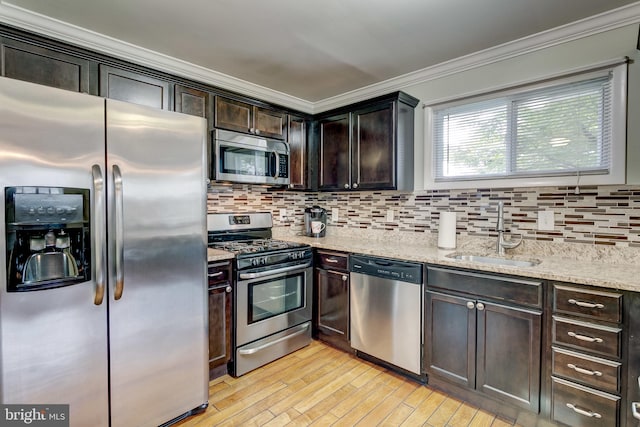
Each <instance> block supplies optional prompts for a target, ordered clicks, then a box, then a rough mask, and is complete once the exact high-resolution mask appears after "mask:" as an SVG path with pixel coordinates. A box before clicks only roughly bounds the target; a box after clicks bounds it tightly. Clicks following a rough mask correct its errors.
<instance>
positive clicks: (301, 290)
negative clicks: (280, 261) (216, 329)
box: [236, 262, 312, 347]
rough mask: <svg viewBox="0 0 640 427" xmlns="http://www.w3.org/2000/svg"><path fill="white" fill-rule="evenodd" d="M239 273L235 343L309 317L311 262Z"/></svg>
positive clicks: (250, 340)
mask: <svg viewBox="0 0 640 427" xmlns="http://www.w3.org/2000/svg"><path fill="white" fill-rule="evenodd" d="M238 276H239V280H238V287H237V290H238V291H237V293H236V298H237V300H236V308H237V311H236V346H237V347H240V346H242V345H244V344H247V343H250V342H252V341H255V340H258V339H260V338H265V337H267V336H269V335H272V334H275V333H277V332H281V331H284V330H285V329H289V328H291V327H293V326H296V325H300V324H301V323H304V322H307V321H309V320H311V313H312V308H311V304H312V268H311V262H305V263H304V264H296V265H288V266H285V267H276V268H274V269H271V270H266V271H256V272H241V273H240V274H239V275H238Z"/></svg>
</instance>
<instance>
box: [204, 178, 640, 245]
mask: <svg viewBox="0 0 640 427" xmlns="http://www.w3.org/2000/svg"><path fill="white" fill-rule="evenodd" d="M499 201H503V202H504V206H505V227H506V229H507V230H508V231H510V232H511V233H515V234H522V235H523V236H524V238H525V239H527V240H538V241H548V242H558V243H580V244H591V245H608V246H617V247H636V248H638V247H640V186H584V187H580V189H579V194H575V189H574V187H537V188H500V189H473V190H427V191H419V192H414V193H402V192H395V191H363V192H343V193H304V192H292V191H272V190H269V189H266V188H263V187H259V186H247V185H234V186H227V187H224V186H214V187H211V188H210V189H209V193H208V209H209V212H210V213H213V212H248V211H270V212H272V214H273V218H274V226H276V227H290V228H291V230H302V227H303V217H304V208H305V207H307V206H312V205H319V206H322V207H324V208H325V209H327V211H328V218H329V223H330V225H331V226H332V229H333V227H338V228H349V229H351V228H360V229H370V230H389V231H402V232H416V233H433V235H436V234H437V232H438V221H439V217H440V212H442V211H455V212H456V213H457V234H458V235H459V236H474V237H494V236H496V232H495V226H496V215H497V205H498V202H499ZM332 208H338V210H339V217H338V221H337V222H336V221H332V220H331V210H332ZM281 209H286V213H287V216H286V218H284V219H283V220H281V219H280V210H281ZM388 210H393V213H394V220H393V221H387V211H388ZM542 210H552V211H553V212H554V223H555V226H554V230H553V231H538V229H537V216H538V211H542Z"/></svg>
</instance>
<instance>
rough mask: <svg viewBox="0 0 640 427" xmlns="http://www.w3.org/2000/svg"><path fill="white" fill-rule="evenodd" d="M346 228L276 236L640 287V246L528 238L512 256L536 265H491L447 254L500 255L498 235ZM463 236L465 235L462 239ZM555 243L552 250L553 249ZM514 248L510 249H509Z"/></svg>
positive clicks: (412, 257) (362, 251)
mask: <svg viewBox="0 0 640 427" xmlns="http://www.w3.org/2000/svg"><path fill="white" fill-rule="evenodd" d="M339 233H340V231H335V232H334V233H330V232H328V233H327V236H326V237H321V238H313V237H304V236H298V235H295V234H292V233H291V234H280V233H278V235H274V237H276V238H280V239H282V240H288V241H293V242H299V243H306V244H309V245H311V246H312V247H315V248H320V249H329V250H335V251H343V252H350V253H360V254H368V255H376V256H381V257H387V258H395V259H401V260H409V261H419V262H425V263H431V264H438V265H442V266H451V267H459V268H469V269H474V270H480V271H487V272H494V273H502V274H511V275H517V276H524V277H530V278H538V279H545V280H557V281H562V282H570V283H578V284H585V285H591V286H600V287H604V288H612V289H621V290H630V291H638V292H640V263H639V262H638V258H637V257H638V256H640V251H638V250H637V249H635V248H633V249H631V248H626V249H627V250H626V251H625V250H619V251H618V252H616V250H615V249H609V248H607V250H606V251H604V252H603V251H598V250H599V248H596V249H593V248H590V246H591V245H582V244H569V246H568V247H567V246H562V245H559V246H558V245H555V246H557V247H555V246H553V247H552V246H549V245H547V246H545V245H541V244H539V243H537V242H529V243H527V242H525V244H524V245H522V247H523V248H526V249H520V250H512V251H511V252H512V253H513V255H508V256H507V257H506V258H512V259H524V260H530V259H535V260H537V261H540V263H539V264H538V265H535V266H532V267H516V266H508V265H496V264H486V263H480V262H474V261H462V260H454V259H451V258H449V257H447V256H446V255H449V254H451V253H453V252H458V253H464V254H473V255H485V256H496V254H495V249H494V248H493V245H495V240H493V239H484V241H483V242H482V243H481V244H477V243H476V244H469V243H468V242H464V244H463V245H460V244H458V249H457V250H440V249H438V248H437V245H436V242H435V241H434V239H433V238H424V237H423V240H424V241H419V240H416V239H411V238H406V239H403V238H400V239H398V238H397V236H392V234H388V235H387V238H385V235H384V233H379V234H378V235H376V236H375V238H368V237H369V236H366V235H363V236H359V235H358V234H357V232H356V234H354V232H347V233H346V235H340V234H344V233H340V234H339ZM459 240H460V239H459ZM550 248H551V249H550ZM507 253H509V251H507Z"/></svg>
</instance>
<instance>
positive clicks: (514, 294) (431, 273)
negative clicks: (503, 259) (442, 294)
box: [427, 267, 542, 308]
mask: <svg viewBox="0 0 640 427" xmlns="http://www.w3.org/2000/svg"><path fill="white" fill-rule="evenodd" d="M427 286H428V287H429V288H439V289H445V290H450V291H458V292H464V293H466V294H470V295H479V296H482V297H483V298H491V299H494V300H498V301H508V302H513V303H516V304H524V305H530V306H534V307H538V308H539V307H542V282H539V281H536V280H526V279H516V278H512V277H504V276H497V275H495V276H494V275H489V274H482V273H475V272H469V271H457V270H449V269H446V268H439V267H427Z"/></svg>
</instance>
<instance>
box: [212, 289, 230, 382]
mask: <svg viewBox="0 0 640 427" xmlns="http://www.w3.org/2000/svg"><path fill="white" fill-rule="evenodd" d="M231 304H232V292H231V286H230V285H229V284H223V285H219V286H214V287H212V288H210V289H209V372H210V373H211V371H212V370H213V369H215V368H216V367H218V366H222V365H226V363H227V362H228V361H229V360H230V359H231V322H232V319H231Z"/></svg>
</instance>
